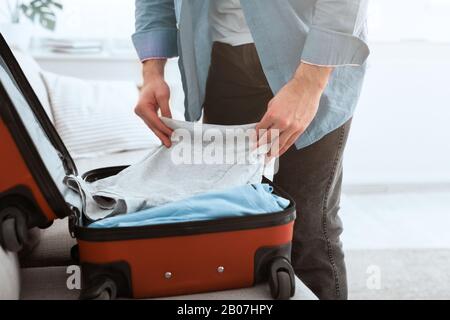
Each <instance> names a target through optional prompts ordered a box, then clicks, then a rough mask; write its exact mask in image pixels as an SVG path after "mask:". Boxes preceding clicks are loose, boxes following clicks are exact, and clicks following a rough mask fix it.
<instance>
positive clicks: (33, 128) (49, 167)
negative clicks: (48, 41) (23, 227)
mask: <svg viewBox="0 0 450 320" xmlns="http://www.w3.org/2000/svg"><path fill="white" fill-rule="evenodd" d="M0 117H1V119H3V121H4V123H5V125H6V126H7V127H8V129H9V131H10V132H11V134H12V136H13V138H14V140H15V141H16V144H17V146H18V148H19V150H20V151H21V153H22V156H23V158H24V160H25V162H26V163H27V165H28V167H29V168H30V172H31V173H32V174H33V176H34V178H35V180H36V181H37V183H38V184H39V185H40V187H41V188H42V189H44V190H46V192H45V193H46V194H49V195H50V196H48V199H47V200H48V201H49V203H50V204H51V205H52V207H53V208H54V210H55V213H57V214H58V216H61V217H62V216H66V215H69V213H70V212H69V211H67V210H68V206H67V205H66V203H69V204H71V205H75V206H77V207H78V201H77V199H76V197H74V195H73V192H72V191H71V190H70V189H69V188H68V187H67V186H66V185H65V184H64V181H63V180H64V177H65V176H66V175H69V174H73V175H77V168H76V165H75V162H74V161H73V159H72V157H71V156H70V154H69V152H68V151H67V148H66V147H65V145H64V143H63V141H62V140H61V138H60V136H59V135H58V133H57V132H56V129H55V127H54V126H53V124H52V122H51V121H50V119H49V117H48V115H47V113H46V112H45V110H44V108H43V107H42V105H41V103H40V101H39V99H38V98H37V96H36V94H35V92H34V90H33V89H32V87H31V85H30V83H29V82H28V80H27V78H26V77H25V74H24V73H23V71H22V69H21V68H20V66H19V64H18V62H17V60H16V59H15V57H14V55H13V53H12V51H11V49H10V48H9V46H8V44H7V42H6V41H5V39H4V38H3V36H2V35H1V33H0ZM58 191H59V192H58ZM74 202H75V203H74Z"/></svg>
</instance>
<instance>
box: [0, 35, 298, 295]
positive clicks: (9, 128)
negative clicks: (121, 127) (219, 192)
mask: <svg viewBox="0 0 450 320" xmlns="http://www.w3.org/2000/svg"><path fill="white" fill-rule="evenodd" d="M0 149H1V157H0V170H1V179H0V224H1V228H0V244H1V245H2V247H3V248H5V249H7V250H10V251H19V250H20V249H21V247H22V245H23V243H24V242H25V241H26V235H27V230H28V229H29V228H32V227H36V226H38V227H41V228H46V227H49V226H50V225H51V223H52V221H53V220H55V219H57V218H64V217H69V230H70V232H71V233H72V235H73V236H74V237H76V238H77V241H78V245H77V247H75V248H74V250H73V256H76V257H77V258H78V259H79V263H80V265H81V268H82V291H81V296H80V298H81V299H112V298H115V297H116V296H121V297H134V298H148V297H160V296H171V295H181V294H190V293H197V292H206V291H217V290H225V289H232V288H241V287H249V286H252V285H254V284H256V283H259V282H263V281H269V284H270V288H271V293H272V296H273V297H274V298H276V299H289V298H290V297H292V296H293V295H294V291H295V276H294V272H293V269H292V267H291V264H290V252H291V240H292V230H293V225H294V219H295V203H294V201H293V200H292V198H290V197H289V195H287V194H286V193H284V192H283V191H282V190H280V189H279V188H277V187H276V186H273V187H274V190H275V193H276V194H278V195H280V196H282V197H284V198H286V199H289V200H290V205H289V207H288V208H287V209H285V210H284V211H282V212H275V213H267V214H262V215H257V216H244V217H237V218H223V219H216V220H209V221H191V222H182V223H174V224H167V225H152V226H140V227H126V228H107V229H95V228H88V227H86V226H84V225H83V219H82V213H83V212H82V210H81V208H82V206H81V201H80V199H79V197H78V196H77V195H76V194H75V193H74V192H73V191H71V190H70V189H69V188H68V187H67V186H66V185H65V184H64V183H63V180H64V177H65V176H66V175H69V174H72V175H76V174H77V169H76V166H75V163H74V161H73V160H72V158H71V156H70V154H69V153H68V151H67V149H66V147H65V146H64V143H63V142H62V140H61V138H60V137H59V135H58V134H57V132H56V130H55V128H54V127H53V125H52V123H51V122H50V120H49V119H48V116H47V115H46V113H45V111H44V109H43V108H42V106H41V105H40V103H39V100H38V99H37V97H36V95H35V93H34V92H33V90H32V88H31V86H30V84H29V83H28V81H27V79H26V77H25V75H24V74H23V72H22V71H21V69H20V66H19V65H18V63H17V61H16V60H15V58H14V56H13V54H12V52H11V51H10V49H9V47H8V45H7V43H6V42H5V40H4V39H3V37H2V36H0ZM124 168H125V167H111V168H103V169H98V170H93V171H90V172H88V173H86V174H85V175H84V179H85V180H87V181H94V180H98V179H102V178H105V177H108V176H112V175H115V174H117V173H119V172H120V171H121V170H123V169H124ZM265 182H267V183H271V182H270V181H268V180H267V181H265Z"/></svg>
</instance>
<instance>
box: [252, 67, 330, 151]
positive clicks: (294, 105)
mask: <svg viewBox="0 0 450 320" xmlns="http://www.w3.org/2000/svg"><path fill="white" fill-rule="evenodd" d="M332 70H333V68H331V67H319V66H315V65H309V64H305V63H301V64H300V66H299V68H298V69H297V71H296V73H295V75H294V77H293V78H292V79H291V80H290V81H289V82H288V83H287V84H286V85H285V86H284V87H283V88H281V90H280V91H279V92H278V93H277V94H276V95H275V97H273V99H272V100H270V102H269V104H268V106H267V112H266V114H265V115H264V117H263V118H262V120H261V121H260V123H259V124H258V125H257V127H256V129H257V131H258V138H259V139H260V140H259V142H260V141H261V138H262V137H263V138H264V139H265V141H271V140H272V139H274V138H273V137H270V130H271V129H275V130H278V137H277V138H275V139H278V141H276V142H277V143H273V146H277V148H274V147H272V149H271V150H270V152H269V154H268V158H269V160H270V159H271V158H273V157H278V156H281V155H282V154H283V153H284V152H286V151H287V150H288V149H289V148H290V147H291V146H292V145H293V144H294V142H295V141H296V140H297V139H298V137H299V136H300V135H301V134H302V133H304V132H305V130H306V128H308V126H309V125H310V123H311V122H312V121H313V119H314V117H315V115H316V113H317V110H318V107H319V102H320V97H321V96H322V93H323V91H324V90H325V87H326V85H327V83H328V79H329V76H330V74H331V72H332ZM264 129H265V130H267V133H266V134H265V135H264V134H260V130H264ZM272 142H274V141H272Z"/></svg>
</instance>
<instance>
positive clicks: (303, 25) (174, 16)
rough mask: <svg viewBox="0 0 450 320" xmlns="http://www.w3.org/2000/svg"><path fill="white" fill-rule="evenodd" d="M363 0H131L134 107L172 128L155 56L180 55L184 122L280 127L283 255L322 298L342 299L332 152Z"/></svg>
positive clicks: (347, 118)
mask: <svg viewBox="0 0 450 320" xmlns="http://www.w3.org/2000/svg"><path fill="white" fill-rule="evenodd" d="M366 11H367V1H365V0H276V1H274V0H241V1H239V0H210V1H207V0H184V1H183V2H181V0H175V1H174V0H136V33H135V34H134V35H133V42H134V45H135V47H136V49H137V52H138V55H139V57H140V59H141V61H142V62H143V76H144V86H143V88H142V93H141V96H140V100H139V102H138V105H137V107H136V110H135V111H136V113H137V114H138V115H139V116H140V117H141V118H142V119H143V120H144V121H145V122H146V123H147V125H148V126H149V127H150V128H151V129H152V130H153V132H154V133H155V134H156V135H157V136H158V137H159V138H160V139H161V141H162V143H164V144H165V145H166V146H170V139H169V137H170V134H171V130H170V129H169V128H167V127H166V126H165V125H164V124H163V123H162V122H161V120H160V119H159V116H158V110H160V111H161V114H162V115H163V116H166V117H170V116H171V114H170V108H169V96H170V92H169V87H168V86H167V84H166V82H165V81H164V65H165V63H166V59H167V58H170V57H175V56H178V55H179V57H180V59H179V63H180V70H181V74H182V80H183V87H184V91H185V96H186V100H185V107H186V113H185V115H186V120H188V121H195V120H198V119H199V118H200V117H201V114H202V109H203V111H204V121H205V122H207V123H214V124H226V125H231V124H245V123H252V122H259V123H258V126H257V129H268V128H270V129H278V130H279V132H280V136H279V152H277V153H274V154H271V155H270V156H272V157H275V156H280V158H279V171H278V173H277V174H276V176H275V177H274V182H275V183H276V184H278V185H279V186H280V187H282V188H283V189H285V190H286V191H287V192H288V193H290V194H291V195H292V196H293V197H294V199H295V200H296V203H297V207H298V209H299V210H298V217H297V220H296V222H295V229H294V239H293V248H292V264H293V267H294V269H295V272H296V274H297V275H298V277H299V278H300V279H301V280H302V281H303V282H304V283H305V284H306V285H307V286H308V287H309V288H310V289H311V290H312V291H313V292H314V293H315V294H316V295H317V296H318V297H319V298H320V299H346V298H347V280H346V270H345V263H344V254H343V250H342V244H341V242H340V240H339V236H340V234H341V232H342V223H341V220H340V219H339V216H338V209H339V199H340V193H341V183H342V155H343V151H344V146H345V143H346V140H347V136H348V132H349V129H350V122H351V117H352V114H353V111H354V108H355V106H356V103H357V100H358V97H359V92H360V89H361V85H362V80H363V77H364V73H365V60H366V58H367V56H368V55H369V49H368V47H367V44H366V42H365V39H366V21H365V20H366Z"/></svg>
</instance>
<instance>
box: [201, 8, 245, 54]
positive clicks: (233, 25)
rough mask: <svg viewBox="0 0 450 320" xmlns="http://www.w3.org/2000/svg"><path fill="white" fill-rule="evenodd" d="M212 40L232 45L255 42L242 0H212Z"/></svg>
mask: <svg viewBox="0 0 450 320" xmlns="http://www.w3.org/2000/svg"><path fill="white" fill-rule="evenodd" d="M210 1H211V2H210V6H209V22H210V24H211V31H212V32H211V33H212V38H213V39H212V40H213V41H219V42H224V43H227V44H230V45H232V46H238V45H242V44H246V43H253V37H252V34H251V33H250V30H249V28H248V26H247V22H246V21H245V17H244V12H243V11H242V8H241V2H240V0H210Z"/></svg>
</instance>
